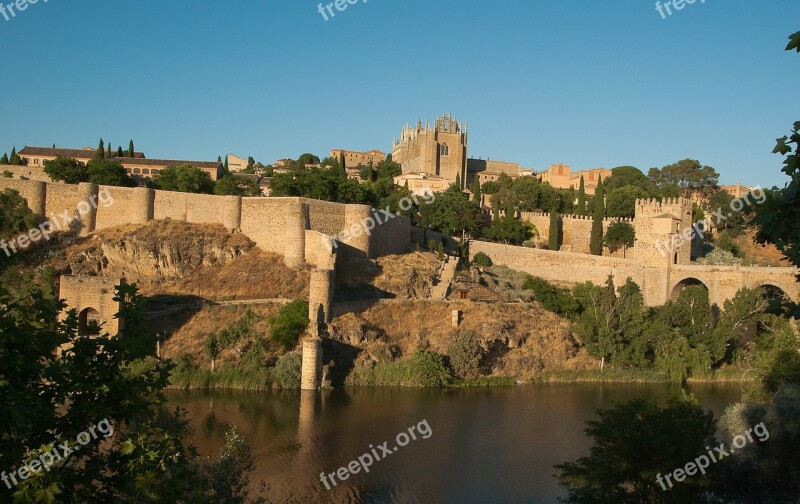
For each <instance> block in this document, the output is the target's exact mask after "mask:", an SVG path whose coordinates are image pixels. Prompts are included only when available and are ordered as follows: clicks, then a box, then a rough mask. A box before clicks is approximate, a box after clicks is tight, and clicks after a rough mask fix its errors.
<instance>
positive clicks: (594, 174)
mask: <svg viewBox="0 0 800 504" xmlns="http://www.w3.org/2000/svg"><path fill="white" fill-rule="evenodd" d="M611 175H613V172H612V171H611V170H607V169H605V168H593V169H590V170H580V171H577V172H573V171H572V167H571V166H566V165H563V164H553V165H550V168H548V169H547V171H543V172H540V173H537V174H536V176H537V177H538V178H539V180H541V181H542V182H547V183H548V184H550V185H551V186H553V187H554V188H556V189H575V190H576V191H577V190H578V188H579V187H580V185H581V177H583V184H584V190H585V191H586V194H594V191H595V189H597V182H598V181H599V180H600V178H601V177H602V179H603V180H608V178H609V177H610V176H611Z"/></svg>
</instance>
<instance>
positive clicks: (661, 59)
mask: <svg viewBox="0 0 800 504" xmlns="http://www.w3.org/2000/svg"><path fill="white" fill-rule="evenodd" d="M10 1H11V0H2V3H6V4H7V3H9V2H10ZM43 2H44V0H40V1H39V3H38V4H36V5H32V6H29V8H28V9H27V10H26V11H24V12H21V13H19V14H18V15H17V16H16V17H14V18H12V19H11V20H10V21H6V20H5V19H4V18H2V17H0V43H1V44H2V47H3V48H4V49H5V50H4V58H3V61H4V62H5V69H4V71H3V72H2V75H3V77H4V78H3V80H2V82H3V85H2V95H3V97H2V99H1V100H0V113H2V117H3V119H4V120H3V121H2V122H0V151H5V150H9V151H10V149H11V146H12V145H16V146H17V147H18V148H19V147H21V146H23V145H25V144H27V145H45V146H47V145H51V144H53V143H56V144H57V145H59V146H65V147H67V146H70V147H82V146H85V145H91V146H95V145H96V144H97V139H98V137H100V136H103V137H104V138H105V139H107V140H110V141H111V142H113V144H114V146H115V147H116V146H117V145H118V144H122V145H123V146H127V142H128V140H129V139H130V138H133V139H134V140H135V142H136V146H137V149H138V150H144V151H145V152H146V153H147V155H148V157H151V158H157V157H168V158H182V159H186V158H188V159H216V157H217V155H220V154H224V153H226V152H229V151H230V152H235V153H238V154H240V155H243V156H247V155H252V156H254V157H255V158H256V159H257V160H259V161H262V162H264V163H270V162H272V161H274V160H275V159H278V158H283V157H296V156H297V155H299V154H300V153H302V152H306V151H309V152H313V153H316V154H318V155H320V156H323V155H325V154H326V153H327V152H328V151H329V150H330V149H331V148H336V147H344V148H348V149H358V150H368V149H372V148H379V149H381V150H384V151H388V150H390V147H391V141H392V138H393V137H394V136H397V135H398V134H399V133H400V129H401V127H402V125H403V124H404V123H406V122H409V123H413V122H416V120H417V119H418V118H420V117H422V118H423V121H424V119H425V117H429V118H431V119H433V118H434V117H435V116H436V115H438V114H441V113H442V112H449V113H452V114H453V115H455V116H457V117H458V118H459V119H461V120H462V121H466V122H469V125H470V146H469V147H470V155H471V156H473V157H483V158H487V157H488V158H491V159H502V160H507V161H516V162H519V163H522V164H523V166H525V167H529V168H534V169H537V170H541V169H544V168H546V167H547V166H548V165H549V164H550V163H565V164H569V165H572V166H573V167H574V168H581V169H583V168H591V167H600V166H604V167H608V168H612V167H615V166H619V165H628V164H630V165H634V166H637V167H638V168H640V169H642V170H643V171H645V172H646V171H647V170H648V169H649V168H650V167H653V166H658V167H661V166H663V165H665V164H668V163H671V162H673V161H676V160H679V159H683V158H686V157H691V158H695V159H699V160H700V161H701V162H703V163H704V164H708V165H711V166H713V167H715V168H716V169H717V171H719V172H720V173H721V174H722V177H721V181H722V182H723V183H735V182H737V181H741V182H742V183H745V184H761V185H774V184H779V185H783V183H784V181H785V177H784V176H783V175H782V174H781V173H780V167H781V158H780V157H779V156H774V155H772V154H770V152H771V150H772V148H773V147H774V141H775V138H777V137H779V136H782V135H784V134H786V133H788V132H789V128H790V126H791V125H792V123H793V122H794V121H796V120H800V106H799V105H800V104H798V103H797V102H796V101H792V94H794V95H795V96H796V87H797V82H798V77H799V76H800V56H798V55H794V54H790V53H787V52H784V51H783V49H784V47H785V46H786V43H787V37H788V35H789V34H791V33H794V32H795V31H797V30H800V2H797V0H766V1H764V0H758V1H757V0H749V1H744V0H706V1H705V3H704V4H702V3H700V2H701V0H697V2H696V3H695V4H693V5H686V6H685V8H684V9H683V10H681V11H673V12H674V13H673V15H672V16H671V17H668V18H667V19H662V18H661V16H660V15H659V14H658V12H657V11H656V9H655V2H654V1H651V0H608V1H596V0H549V1H544V0H491V1H490V0H461V1H456V0H410V1H401V0H369V1H368V2H367V3H362V2H359V3H357V4H355V5H351V6H349V7H348V8H347V10H346V11H344V12H340V13H338V14H337V15H336V17H335V18H331V19H329V20H328V21H325V20H324V19H323V17H322V16H321V15H320V14H319V12H318V11H317V4H318V2H317V1H312V0H235V1H230V0H229V1H225V2H223V1H221V0H217V1H211V0H191V1H190V0H163V1H154V0H138V1H135V2H134V1H127V2H122V1H107V0H105V1H101V0H81V1H75V0H49V2H47V3H43ZM662 3H664V2H662Z"/></svg>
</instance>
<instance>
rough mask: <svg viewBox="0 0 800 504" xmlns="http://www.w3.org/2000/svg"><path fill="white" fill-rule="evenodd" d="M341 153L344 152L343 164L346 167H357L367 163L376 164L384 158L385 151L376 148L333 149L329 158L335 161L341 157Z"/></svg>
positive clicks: (367, 164)
mask: <svg viewBox="0 0 800 504" xmlns="http://www.w3.org/2000/svg"><path fill="white" fill-rule="evenodd" d="M342 154H344V165H345V167H347V168H358V167H363V166H369V165H372V166H377V165H378V163H380V162H381V161H385V160H386V153H385V152H382V151H379V150H378V149H373V150H371V151H367V152H358V151H351V150H345V149H333V150H332V151H331V152H330V156H331V158H333V159H335V160H337V161H338V160H339V159H341V156H342Z"/></svg>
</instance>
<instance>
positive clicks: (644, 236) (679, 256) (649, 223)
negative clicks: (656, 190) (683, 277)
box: [630, 198, 696, 267]
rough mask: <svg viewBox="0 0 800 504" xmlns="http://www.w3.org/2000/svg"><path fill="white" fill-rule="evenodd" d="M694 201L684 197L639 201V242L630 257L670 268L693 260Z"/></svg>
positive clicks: (637, 204)
mask: <svg viewBox="0 0 800 504" xmlns="http://www.w3.org/2000/svg"><path fill="white" fill-rule="evenodd" d="M693 224H694V223H693V222H692V202H691V201H689V200H688V199H685V198H666V199H664V200H663V201H658V200H656V199H639V200H636V218H635V219H634V221H633V227H634V230H635V231H636V244H635V245H634V248H633V250H632V254H631V256H630V257H631V258H633V259H636V260H638V261H640V262H642V263H643V264H647V265H649V266H658V267H669V266H670V265H673V264H689V263H690V262H691V260H692V240H693V239H696V238H695V236H694V235H695V233H694V232H693V228H692V225H693Z"/></svg>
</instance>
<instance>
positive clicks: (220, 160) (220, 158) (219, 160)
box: [217, 156, 222, 164]
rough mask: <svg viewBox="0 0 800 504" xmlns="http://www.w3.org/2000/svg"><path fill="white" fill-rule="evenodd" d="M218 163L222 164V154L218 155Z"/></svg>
mask: <svg viewBox="0 0 800 504" xmlns="http://www.w3.org/2000/svg"><path fill="white" fill-rule="evenodd" d="M217 163H219V164H222V156H217Z"/></svg>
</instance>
